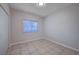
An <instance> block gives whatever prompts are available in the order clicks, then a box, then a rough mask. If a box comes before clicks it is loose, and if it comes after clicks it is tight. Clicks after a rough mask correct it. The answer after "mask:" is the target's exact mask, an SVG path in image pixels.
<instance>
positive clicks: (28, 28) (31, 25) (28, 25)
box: [23, 20, 37, 32]
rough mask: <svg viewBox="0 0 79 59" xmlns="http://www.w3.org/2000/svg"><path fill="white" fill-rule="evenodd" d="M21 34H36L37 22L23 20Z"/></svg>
mask: <svg viewBox="0 0 79 59" xmlns="http://www.w3.org/2000/svg"><path fill="white" fill-rule="evenodd" d="M23 32H37V21H31V20H24V21H23Z"/></svg>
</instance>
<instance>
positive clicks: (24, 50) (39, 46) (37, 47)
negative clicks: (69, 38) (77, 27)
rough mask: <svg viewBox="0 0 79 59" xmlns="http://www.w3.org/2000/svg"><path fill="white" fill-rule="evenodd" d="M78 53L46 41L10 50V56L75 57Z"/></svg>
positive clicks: (32, 42) (42, 40) (36, 41)
mask: <svg viewBox="0 0 79 59" xmlns="http://www.w3.org/2000/svg"><path fill="white" fill-rule="evenodd" d="M76 53H77V52H76V51H73V50H71V49H68V48H65V47H63V46H60V45H57V44H55V43H53V42H51V41H48V40H45V39H41V40H35V41H30V42H27V43H23V44H17V45H14V46H12V47H10V48H9V50H8V54H9V55H10V54H11V55H75V54H76Z"/></svg>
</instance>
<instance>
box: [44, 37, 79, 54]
mask: <svg viewBox="0 0 79 59" xmlns="http://www.w3.org/2000/svg"><path fill="white" fill-rule="evenodd" d="M45 39H46V40H49V41H51V42H54V43H56V44H58V45H61V46H64V47H67V48H69V49H72V50H74V51H77V52H79V49H76V48H73V47H70V46H68V45H65V44H63V43H59V42H56V41H54V40H52V39H49V38H45Z"/></svg>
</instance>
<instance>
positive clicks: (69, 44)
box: [0, 3, 79, 55]
mask: <svg viewBox="0 0 79 59" xmlns="http://www.w3.org/2000/svg"><path fill="white" fill-rule="evenodd" d="M78 54H79V3H0V55H78Z"/></svg>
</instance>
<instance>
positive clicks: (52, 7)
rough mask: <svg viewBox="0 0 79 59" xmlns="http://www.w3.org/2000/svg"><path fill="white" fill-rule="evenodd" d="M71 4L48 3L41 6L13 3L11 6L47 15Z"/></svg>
mask: <svg viewBox="0 0 79 59" xmlns="http://www.w3.org/2000/svg"><path fill="white" fill-rule="evenodd" d="M69 5H71V3H47V4H46V5H45V6H44V7H40V6H37V5H36V4H35V3H11V4H10V7H11V8H14V9H18V10H21V11H25V12H30V13H33V14H36V15H39V16H42V17H45V16H47V15H50V14H51V13H53V12H55V11H56V10H60V9H62V8H64V7H67V6H69Z"/></svg>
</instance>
